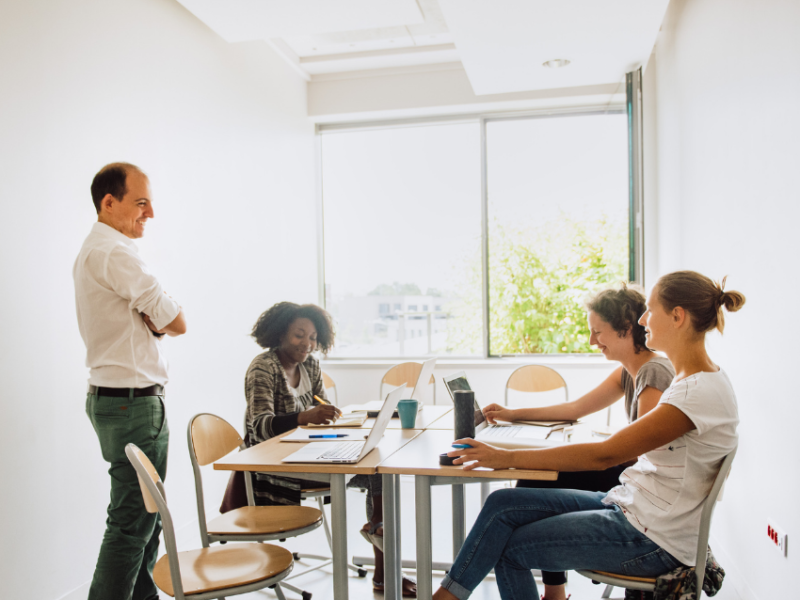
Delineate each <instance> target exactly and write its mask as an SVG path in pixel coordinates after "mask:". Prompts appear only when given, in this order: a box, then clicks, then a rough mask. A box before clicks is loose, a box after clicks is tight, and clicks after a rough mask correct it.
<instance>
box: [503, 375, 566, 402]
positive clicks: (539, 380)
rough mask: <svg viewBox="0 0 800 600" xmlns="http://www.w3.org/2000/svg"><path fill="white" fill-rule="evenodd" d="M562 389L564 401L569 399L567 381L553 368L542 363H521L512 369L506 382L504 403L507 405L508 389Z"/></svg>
mask: <svg viewBox="0 0 800 600" xmlns="http://www.w3.org/2000/svg"><path fill="white" fill-rule="evenodd" d="M562 388H563V390H564V401H565V402H566V401H568V400H569V390H568V389H567V382H566V381H564V378H563V377H562V376H561V374H560V373H559V372H558V371H556V370H555V369H551V368H550V367H545V366H544V365H523V366H521V367H519V368H517V369H515V370H514V372H513V373H511V376H510V377H509V378H508V381H507V382H506V393H505V404H506V406H507V405H508V390H514V391H517V392H550V391H552V390H558V389H562Z"/></svg>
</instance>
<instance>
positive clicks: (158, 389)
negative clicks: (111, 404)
mask: <svg viewBox="0 0 800 600" xmlns="http://www.w3.org/2000/svg"><path fill="white" fill-rule="evenodd" d="M131 389H133V397H134V398H141V397H142V396H163V395H164V386H163V385H158V384H157V383H156V384H153V385H151V386H150V387H146V388H110V387H97V386H96V385H90V386H89V393H90V394H92V395H93V396H110V397H111V398H130V395H131Z"/></svg>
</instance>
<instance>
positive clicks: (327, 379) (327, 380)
mask: <svg viewBox="0 0 800 600" xmlns="http://www.w3.org/2000/svg"><path fill="white" fill-rule="evenodd" d="M322 385H323V386H324V387H325V393H326V394H328V400H330V401H331V404H333V405H334V406H339V392H338V391H337V389H336V382H335V381H333V379H331V376H330V375H328V374H327V373H326V372H325V371H323V372H322ZM331 392H333V394H331Z"/></svg>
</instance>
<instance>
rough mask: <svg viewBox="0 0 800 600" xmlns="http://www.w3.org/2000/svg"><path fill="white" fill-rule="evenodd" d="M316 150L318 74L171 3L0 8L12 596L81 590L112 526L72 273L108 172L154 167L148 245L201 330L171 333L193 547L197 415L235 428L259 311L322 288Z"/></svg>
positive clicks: (0, 358)
mask: <svg viewBox="0 0 800 600" xmlns="http://www.w3.org/2000/svg"><path fill="white" fill-rule="evenodd" d="M313 147H314V137H313V126H311V125H310V124H309V123H308V121H307V119H306V86H305V82H304V81H303V80H302V79H300V78H299V77H298V76H296V75H295V74H294V72H293V71H292V70H291V69H290V68H289V67H288V66H287V65H286V64H285V63H284V62H283V61H282V60H281V59H280V58H278V57H277V56H276V55H274V54H273V52H272V51H271V50H269V49H268V48H267V47H266V45H263V44H259V43H247V44H241V45H230V44H227V43H225V42H223V41H222V40H221V39H220V38H219V37H218V36H216V35H215V34H214V33H213V32H211V31H210V30H209V29H208V28H206V27H205V26H204V25H202V24H201V23H200V22H199V21H198V20H197V19H195V18H194V17H193V16H192V15H191V14H190V13H188V12H187V11H185V10H184V9H183V8H182V7H181V6H180V5H179V4H178V3H177V2H174V1H173V0H115V1H109V0H80V1H78V0H46V1H45V0H4V1H3V2H2V3H0V169H1V170H2V176H0V199H2V206H3V219H2V221H1V222H0V277H1V278H2V281H3V294H2V295H1V296H0V311H2V314H3V334H2V341H1V342H0V381H2V392H0V394H1V395H2V403H3V404H2V406H3V408H2V415H3V418H2V426H1V428H0V453H1V454H2V456H3V460H2V461H1V462H0V477H2V481H3V493H2V501H0V502H1V503H2V510H0V531H2V539H3V544H2V550H0V553H2V558H0V565H1V566H0V581H2V582H3V592H2V596H3V597H4V598H26V599H48V600H52V599H55V598H60V597H62V596H64V595H66V594H67V593H68V592H70V590H73V589H74V588H79V590H78V591H76V593H75V594H74V595H72V597H76V598H78V597H83V598H85V597H86V595H85V588H80V586H82V585H84V584H85V583H86V582H87V581H88V580H89V578H90V577H91V574H92V572H93V569H94V563H95V560H96V556H97V550H98V548H99V544H100V540H101V536H102V532H103V529H104V521H105V507H106V504H107V502H108V487H109V483H108V475H107V474H106V470H107V465H106V464H105V463H104V462H103V461H102V459H101V457H100V451H99V445H98V442H97V439H96V436H95V434H94V432H93V431H92V428H91V426H90V424H89V421H88V419H87V418H86V416H85V414H84V403H85V389H86V378H87V370H86V368H85V367H84V347H83V343H82V341H81V339H80V336H79V334H78V329H77V326H76V322H75V309H74V300H73V286H72V277H71V270H72V263H73V260H74V258H75V256H76V255H77V252H78V249H79V248H80V245H81V243H82V241H83V239H84V237H85V236H86V234H87V233H88V232H89V229H90V227H91V225H92V223H93V222H94V221H95V219H96V215H95V214H94V209H93V206H92V204H91V198H90V195H89V185H90V183H91V180H92V177H93V176H94V174H95V172H96V171H97V170H98V169H99V168H100V167H101V166H102V165H104V164H105V163H108V162H111V161H116V160H125V161H130V162H133V163H135V164H138V165H140V166H141V167H142V168H143V169H144V170H145V171H146V172H147V173H148V174H149V175H150V177H151V182H152V188H153V194H154V209H155V215H156V218H155V220H154V221H153V222H152V223H151V225H150V226H149V227H148V231H147V236H146V238H145V239H143V240H141V243H140V244H139V247H140V250H141V252H142V254H143V255H144V257H145V259H146V261H147V262H148V263H149V264H150V266H151V268H152V270H153V271H154V272H155V273H156V274H157V276H158V277H159V278H160V280H161V281H162V283H163V284H164V285H165V287H166V289H167V290H168V291H169V292H170V293H171V294H172V295H173V296H174V297H175V298H176V299H178V300H179V301H180V302H181V303H182V304H183V306H184V309H185V311H186V315H187V321H188V324H189V333H188V334H187V335H186V336H184V337H183V338H178V339H175V340H168V341H167V342H166V345H167V353H168V355H169V357H170V360H171V376H172V382H171V383H170V385H169V388H168V397H167V404H168V415H169V420H170V424H171V430H172V439H171V447H170V462H169V476H168V478H167V489H168V491H169V492H170V505H171V508H172V510H173V512H174V515H175V520H176V523H177V524H178V525H179V526H180V525H184V526H186V527H189V532H190V533H191V537H192V538H193V539H194V541H195V543H196V542H197V535H196V533H194V532H193V531H192V530H191V528H192V527H193V524H192V523H193V520H194V519H195V517H196V514H195V508H194V505H193V498H194V496H193V488H192V483H191V481H192V480H191V469H190V467H189V462H188V456H187V450H186V437H185V431H186V429H185V428H186V424H187V421H188V419H189V417H190V416H191V415H192V414H194V413H196V412H199V411H203V410H210V411H214V412H217V413H220V414H222V415H223V416H225V417H227V418H229V419H231V420H233V421H234V423H237V424H238V423H240V422H241V415H242V412H243V406H244V400H243V394H242V391H241V390H242V386H243V378H244V372H245V369H246V367H247V364H249V361H250V360H251V359H252V357H253V356H254V355H255V353H256V352H257V350H258V348H257V346H256V345H255V344H254V343H253V342H252V341H251V340H250V339H249V338H248V332H249V330H250V328H251V327H252V324H253V323H254V322H255V320H256V318H257V316H258V314H259V313H260V312H261V311H263V310H265V309H266V308H268V307H269V306H270V305H271V304H272V303H274V302H276V301H278V300H282V299H290V300H298V301H313V300H315V299H316V297H317V290H316V263H315V260H316V259H315V249H314V248H315V231H316V226H315V217H314V212H313V211H314V202H313V197H314V152H313Z"/></svg>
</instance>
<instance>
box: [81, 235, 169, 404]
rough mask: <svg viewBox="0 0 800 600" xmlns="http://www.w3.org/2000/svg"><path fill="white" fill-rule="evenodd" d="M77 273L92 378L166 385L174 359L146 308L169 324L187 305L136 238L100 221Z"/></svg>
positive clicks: (108, 383)
mask: <svg viewBox="0 0 800 600" xmlns="http://www.w3.org/2000/svg"><path fill="white" fill-rule="evenodd" d="M72 276H73V279H74V280H75V304H76V308H77V311H78V328H79V329H80V332H81V337H82V338H83V341H84V343H85V344H86V366H87V367H89V369H90V372H89V383H90V384H92V385H96V386H103V387H115V388H144V387H148V386H150V385H152V384H154V383H157V384H160V385H165V384H166V383H167V379H168V377H167V366H168V364H167V359H166V357H165V356H164V353H163V351H162V349H161V340H160V339H158V338H157V337H155V336H154V335H153V333H152V332H151V331H150V329H149V328H148V327H147V325H146V324H145V322H144V320H143V319H142V317H141V315H140V313H144V314H146V315H148V316H149V317H150V319H151V320H152V322H153V324H154V325H155V326H156V327H157V328H158V329H163V328H164V327H165V326H167V325H169V324H170V323H172V321H174V320H175V317H177V316H178V313H180V310H181V309H180V306H179V305H178V303H177V302H175V301H174V300H173V299H172V298H170V297H169V296H167V295H166V294H165V293H164V290H163V289H161V285H160V284H159V283H158V281H157V280H156V278H155V277H154V276H153V275H152V274H151V273H150V271H148V269H147V265H145V264H144V262H143V261H142V259H141V257H140V256H139V253H138V252H137V249H136V245H135V244H134V243H133V240H131V239H130V238H128V237H127V236H125V235H123V234H121V233H120V232H119V231H117V230H116V229H113V228H112V227H109V226H108V225H105V224H104V223H95V224H94V226H93V227H92V231H91V233H89V236H88V237H87V238H86V241H85V242H84V243H83V247H82V248H81V251H80V253H79V254H78V258H77V259H76V260H75V266H74V268H73V270H72Z"/></svg>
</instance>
